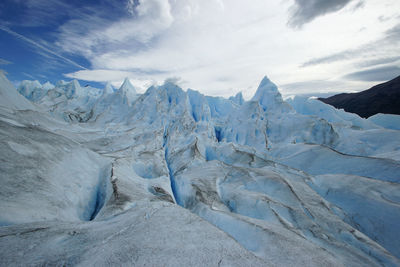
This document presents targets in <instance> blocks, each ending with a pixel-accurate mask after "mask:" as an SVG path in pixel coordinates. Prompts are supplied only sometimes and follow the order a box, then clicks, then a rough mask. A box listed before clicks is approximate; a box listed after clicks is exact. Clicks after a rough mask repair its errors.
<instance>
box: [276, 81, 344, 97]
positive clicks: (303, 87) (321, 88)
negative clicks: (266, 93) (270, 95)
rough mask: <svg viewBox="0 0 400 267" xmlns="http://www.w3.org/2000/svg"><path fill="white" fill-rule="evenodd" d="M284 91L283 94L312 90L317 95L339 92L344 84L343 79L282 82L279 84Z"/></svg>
mask: <svg viewBox="0 0 400 267" xmlns="http://www.w3.org/2000/svg"><path fill="white" fill-rule="evenodd" d="M280 88H282V89H283V90H284V92H285V95H291V94H294V95H299V94H308V93H310V92H313V94H315V93H318V95H320V94H323V93H327V92H330V93H332V92H340V91H343V90H344V89H347V90H349V89H348V88H346V84H345V83H344V82H343V81H338V80H309V81H305V82H295V83H288V84H282V85H281V86H280Z"/></svg>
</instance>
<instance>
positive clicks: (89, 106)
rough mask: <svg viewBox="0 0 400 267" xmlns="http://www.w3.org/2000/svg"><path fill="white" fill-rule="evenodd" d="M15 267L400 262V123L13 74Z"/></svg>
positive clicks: (293, 102) (4, 143) (7, 112)
mask: <svg viewBox="0 0 400 267" xmlns="http://www.w3.org/2000/svg"><path fill="white" fill-rule="evenodd" d="M0 94H1V98H0V125H1V127H0V135H1V138H0V148H1V153H0V170H1V172H0V183H1V187H0V226H1V227H0V265H2V266H3V265H4V266H13V265H15V266H20V265H78V266H94V265H96V266H99V265H100V266H106V265H107V266H108V265H139V266H142V265H151V266H159V265H164V266H172V265H201V266H204V265H213V266H217V265H218V266H220V265H222V266H399V265H400V260H399V258H400V243H399V240H400V230H399V227H398V225H399V223H400V193H399V192H400V187H399V182H400V131H399V130H398V129H396V127H394V125H395V122H396V121H397V120H398V119H397V117H390V116H387V118H384V117H385V116H386V115H380V116H377V117H376V118H373V117H371V118H370V119H368V120H366V119H363V118H360V117H359V116H357V115H355V114H350V113H346V112H344V111H343V110H336V109H334V108H333V107H331V106H329V105H326V104H324V103H322V102H320V101H318V100H316V99H312V98H302V97H295V98H294V99H289V100H287V101H285V100H283V99H282V96H281V94H280V93H279V90H278V88H277V86H276V85H275V84H273V83H272V82H271V81H270V80H269V79H268V78H267V77H264V79H263V80H262V81H261V83H260V86H259V88H258V89H257V92H256V93H255V95H254V97H253V98H252V99H251V100H249V101H245V100H244V99H243V96H242V95H241V94H238V95H236V96H234V97H231V98H229V99H225V98H221V97H210V96H205V95H203V94H201V93H199V92H197V91H194V90H191V89H188V90H187V91H184V90H182V89H181V88H180V87H179V86H177V85H175V84H173V83H171V82H168V81H167V82H165V83H164V84H163V85H160V86H152V87H150V88H148V90H147V91H146V92H145V93H143V94H139V93H137V91H136V89H135V88H134V86H132V85H131V84H130V82H129V80H128V79H126V80H125V81H124V83H123V84H122V86H121V87H120V88H119V89H117V90H115V89H114V88H113V87H112V86H111V85H110V84H107V85H106V87H105V88H104V89H97V88H93V87H90V86H87V87H82V86H81V85H80V84H79V82H78V81H76V80H74V81H70V82H65V81H60V82H58V83H57V84H56V85H52V84H50V83H46V84H43V85H41V84H40V83H39V82H37V81H24V82H22V83H21V84H20V86H19V87H18V89H15V88H14V87H13V86H12V84H11V83H10V82H9V81H8V80H7V78H6V77H5V76H4V75H3V74H0Z"/></svg>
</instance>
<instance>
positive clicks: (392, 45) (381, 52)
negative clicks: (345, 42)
mask: <svg viewBox="0 0 400 267" xmlns="http://www.w3.org/2000/svg"><path fill="white" fill-rule="evenodd" d="M399 45H400V23H399V24H397V25H395V26H394V27H391V28H390V29H388V30H386V31H385V32H384V34H383V37H381V38H378V39H377V40H374V41H372V42H369V43H366V44H363V45H361V46H359V47H357V48H354V49H347V50H343V51H340V52H338V53H333V54H330V55H327V56H323V57H317V58H313V59H310V60H308V61H306V62H304V63H302V64H301V66H300V67H302V68H305V67H311V66H316V65H321V64H332V63H335V62H339V61H348V60H352V61H357V60H358V63H357V64H356V65H357V66H361V67H367V66H373V65H379V64H385V63H391V62H394V61H397V60H399V59H400V57H399V56H397V55H398V52H399V49H398V47H399ZM393 55H396V56H393Z"/></svg>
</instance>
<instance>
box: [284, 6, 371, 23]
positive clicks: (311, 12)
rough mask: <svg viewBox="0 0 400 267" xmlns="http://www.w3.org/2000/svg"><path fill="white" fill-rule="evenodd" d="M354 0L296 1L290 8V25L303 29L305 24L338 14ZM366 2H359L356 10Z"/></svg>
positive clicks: (355, 7)
mask: <svg viewBox="0 0 400 267" xmlns="http://www.w3.org/2000/svg"><path fill="white" fill-rule="evenodd" d="M352 1H353V0H328V1H327V0H295V2H294V5H293V6H292V7H291V8H290V10H289V12H290V18H289V21H288V25H289V26H290V27H292V28H301V27H302V26H303V25H304V24H306V23H308V22H311V21H312V20H314V19H315V18H317V17H319V16H323V15H325V14H328V13H332V12H336V11H338V10H340V9H342V8H344V7H345V6H346V5H347V4H349V3H350V2H352ZM363 5H364V1H359V2H358V3H357V4H356V6H354V7H353V10H354V9H358V8H361V7H362V6H363Z"/></svg>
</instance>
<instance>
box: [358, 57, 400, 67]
mask: <svg viewBox="0 0 400 267" xmlns="http://www.w3.org/2000/svg"><path fill="white" fill-rule="evenodd" d="M396 61H400V56H394V57H382V58H376V59H371V60H365V61H362V62H360V63H359V64H358V66H360V67H363V68H365V67H373V66H377V65H383V64H388V63H393V62H396Z"/></svg>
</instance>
